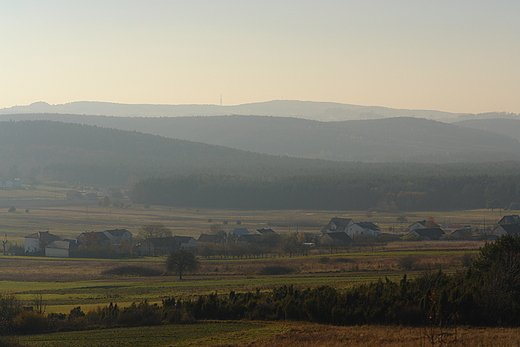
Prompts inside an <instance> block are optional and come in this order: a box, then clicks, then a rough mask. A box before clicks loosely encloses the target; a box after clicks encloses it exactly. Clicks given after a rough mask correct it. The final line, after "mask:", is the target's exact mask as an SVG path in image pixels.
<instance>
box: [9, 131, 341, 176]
mask: <svg viewBox="0 0 520 347" xmlns="http://www.w3.org/2000/svg"><path fill="white" fill-rule="evenodd" d="M346 166H348V164H347V163H339V162H326V161H320V160H309V159H298V158H289V157H280V156H270V155H265V154H258V153H251V152H246V151H241V150H237V149H232V148H227V147H222V146H213V145H207V144H202V143H196V142H191V141H186V140H176V139H170V138H165V137H160V136H157V135H150V134H142V133H138V132H130V131H122V130H116V129H108V128H100V127H96V126H87V125H80V124H72V123H62V122H51V121H23V122H1V123H0V175H1V176H2V177H3V178H4V179H5V178H14V177H9V176H10V175H11V176H12V175H14V174H15V173H13V171H15V172H17V174H18V175H19V176H21V177H22V178H27V177H31V179H40V180H59V181H68V182H70V183H73V182H81V183H85V184H114V185H123V184H124V183H125V182H126V180H127V179H128V178H129V177H130V176H132V175H135V176H137V177H138V178H146V177H150V176H160V177H161V176H167V175H176V174H185V175H189V174H247V175H251V176H258V177H261V176H270V177H277V176H284V175H293V174H297V173H302V174H306V173H319V172H322V171H323V170H326V171H330V170H333V171H334V170H336V169H341V168H345V167H346ZM10 172H11V173H10ZM18 175H17V176H18Z"/></svg>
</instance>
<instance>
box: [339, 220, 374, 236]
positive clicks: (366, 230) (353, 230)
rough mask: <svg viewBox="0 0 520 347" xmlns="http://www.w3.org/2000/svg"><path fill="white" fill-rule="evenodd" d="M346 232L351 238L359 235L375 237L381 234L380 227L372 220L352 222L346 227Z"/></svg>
mask: <svg viewBox="0 0 520 347" xmlns="http://www.w3.org/2000/svg"><path fill="white" fill-rule="evenodd" d="M347 234H348V236H350V237H351V238H355V237H356V236H360V235H366V236H372V237H377V236H379V235H381V229H380V228H379V227H378V226H377V225H375V224H374V223H372V222H361V223H354V224H350V225H349V226H348V227H347Z"/></svg>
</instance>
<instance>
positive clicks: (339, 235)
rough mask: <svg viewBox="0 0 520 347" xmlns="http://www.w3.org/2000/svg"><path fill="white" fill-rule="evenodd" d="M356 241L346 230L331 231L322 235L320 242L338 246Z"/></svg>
mask: <svg viewBox="0 0 520 347" xmlns="http://www.w3.org/2000/svg"><path fill="white" fill-rule="evenodd" d="M352 242H354V240H352V238H351V237H350V236H348V234H347V233H346V232H344V231H331V232H327V233H324V234H323V235H322V236H321V237H320V244H322V245H328V246H336V247H345V246H348V245H349V244H351V243H352Z"/></svg>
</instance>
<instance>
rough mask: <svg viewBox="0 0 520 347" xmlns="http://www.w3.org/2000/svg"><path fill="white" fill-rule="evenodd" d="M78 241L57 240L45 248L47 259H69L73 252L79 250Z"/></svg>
mask: <svg viewBox="0 0 520 347" xmlns="http://www.w3.org/2000/svg"><path fill="white" fill-rule="evenodd" d="M77 245H78V242H77V240H56V241H53V242H51V243H49V244H48V245H47V246H45V256H46V257H57V258H68V257H70V253H71V251H72V250H74V249H75V248H77Z"/></svg>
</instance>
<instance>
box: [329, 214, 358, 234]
mask: <svg viewBox="0 0 520 347" xmlns="http://www.w3.org/2000/svg"><path fill="white" fill-rule="evenodd" d="M352 224H354V221H353V220H352V219H350V218H338V217H334V218H332V219H331V220H330V221H329V223H328V224H327V225H326V226H324V227H323V228H322V229H321V232H322V233H329V232H336V231H343V232H346V231H347V228H348V227H349V226H350V225H352Z"/></svg>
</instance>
